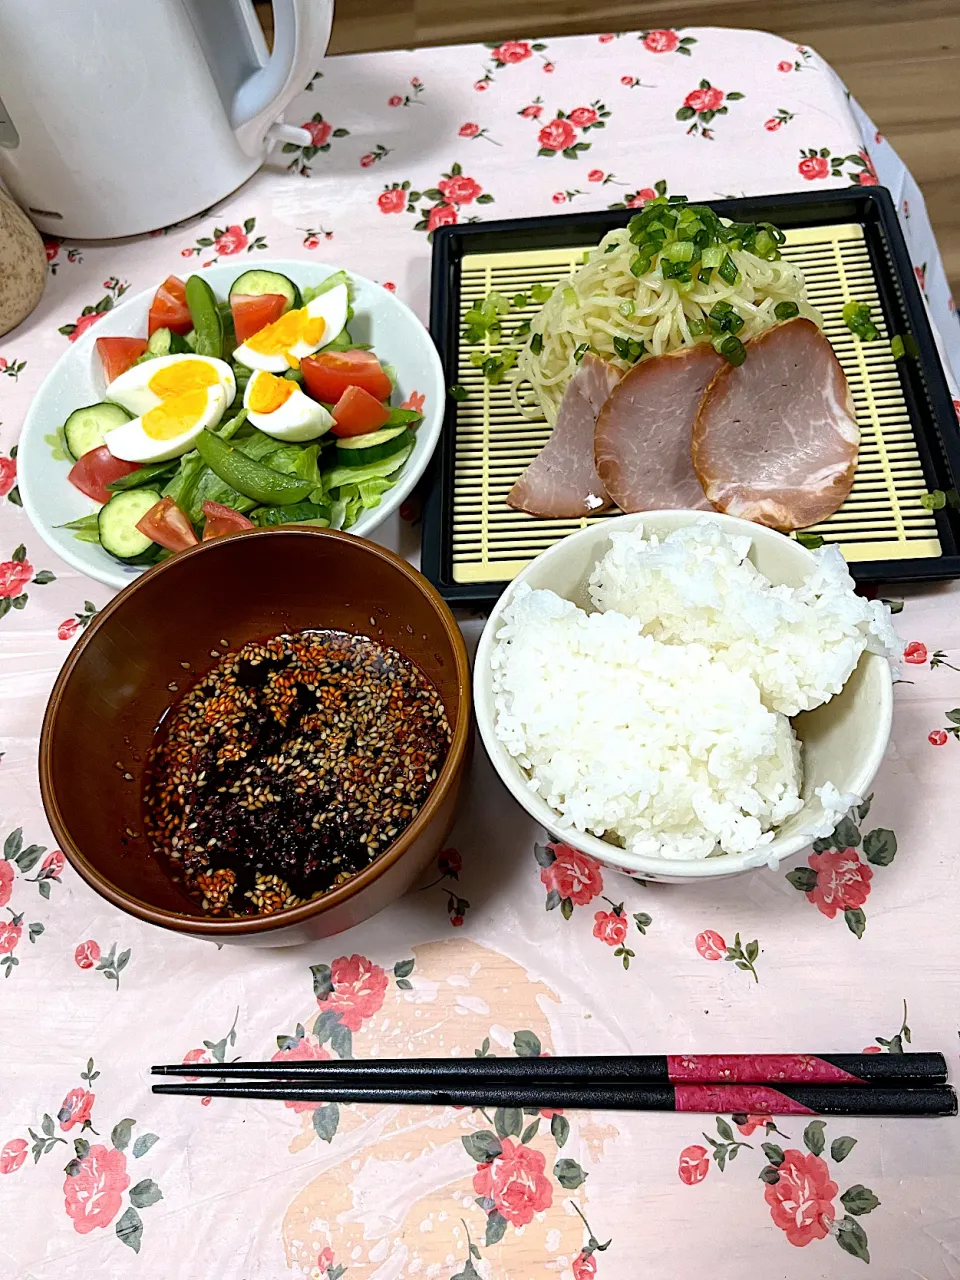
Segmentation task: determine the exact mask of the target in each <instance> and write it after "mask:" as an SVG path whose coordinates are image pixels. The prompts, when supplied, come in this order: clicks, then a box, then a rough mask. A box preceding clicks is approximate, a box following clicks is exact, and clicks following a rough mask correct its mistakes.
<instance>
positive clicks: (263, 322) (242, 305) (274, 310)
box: [230, 293, 287, 342]
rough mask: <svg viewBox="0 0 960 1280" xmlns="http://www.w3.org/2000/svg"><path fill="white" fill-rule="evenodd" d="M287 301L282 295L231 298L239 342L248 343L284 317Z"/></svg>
mask: <svg viewBox="0 0 960 1280" xmlns="http://www.w3.org/2000/svg"><path fill="white" fill-rule="evenodd" d="M286 305H287V300H286V298H285V297H284V296H283V294H282V293H260V294H256V293H238V294H234V295H233V296H232V297H231V298H230V310H231V312H232V313H233V327H234V330H235V331H236V335H237V342H246V340H247V339H248V338H252V337H253V335H254V334H255V333H259V332H260V330H261V329H265V328H266V327H267V325H268V324H273V322H274V320H279V319H280V317H281V316H282V315H283V308H284V307H285V306H286Z"/></svg>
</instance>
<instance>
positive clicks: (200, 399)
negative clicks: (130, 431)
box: [140, 387, 210, 440]
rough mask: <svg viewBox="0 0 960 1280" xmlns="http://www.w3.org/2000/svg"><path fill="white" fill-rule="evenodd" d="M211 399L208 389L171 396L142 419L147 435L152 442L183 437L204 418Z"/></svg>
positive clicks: (148, 411) (149, 410)
mask: <svg viewBox="0 0 960 1280" xmlns="http://www.w3.org/2000/svg"><path fill="white" fill-rule="evenodd" d="M209 398H210V392H209V391H208V390H207V389H206V387H204V388H202V389H201V390H199V391H184V392H183V393H182V394H181V395H179V396H171V397H170V398H169V399H168V400H164V402H163V404H158V405H157V406H156V408H153V409H148V410H147V412H146V413H145V414H144V415H143V417H142V418H141V419H140V421H141V422H142V424H143V430H144V432H145V434H146V435H148V436H149V437H150V439H151V440H172V439H173V437H174V436H179V435H182V434H183V433H184V431H189V430H190V429H191V428H192V427H195V426H196V425H197V423H198V422H199V421H200V419H201V418H202V417H203V415H204V413H205V412H206V409H207V403H208V401H209Z"/></svg>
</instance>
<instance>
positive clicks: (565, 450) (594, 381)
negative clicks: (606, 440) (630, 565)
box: [507, 352, 621, 519]
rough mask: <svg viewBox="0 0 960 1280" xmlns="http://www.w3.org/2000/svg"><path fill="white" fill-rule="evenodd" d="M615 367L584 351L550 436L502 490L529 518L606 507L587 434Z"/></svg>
mask: <svg viewBox="0 0 960 1280" xmlns="http://www.w3.org/2000/svg"><path fill="white" fill-rule="evenodd" d="M620 377H621V372H620V370H619V369H618V368H617V367H616V366H615V365H612V364H608V363H607V361H606V360H601V359H600V358H599V356H595V355H593V354H592V353H590V352H588V353H587V354H586V355H585V356H584V357H583V359H582V360H581V362H580V367H579V368H578V369H577V372H576V373H575V374H574V375H573V377H572V378H571V379H570V381H569V383H568V384H567V388H566V390H565V391H564V393H563V399H562V400H561V402H560V409H559V411H558V413H557V422H556V425H555V426H554V428H553V432H552V434H551V436H550V439H549V440H548V441H547V443H546V444H545V445H544V446H543V448H542V449H541V450H540V452H539V453H538V454H537V456H536V457H535V458H534V460H533V461H532V462H531V463H530V465H529V466H528V467H527V469H526V470H525V471H524V473H523V475H522V476H521V477H520V479H519V480H518V481H517V483H516V484H515V485H514V486H513V488H512V489H511V490H510V492H509V493H508V494H507V503H508V505H509V506H511V507H515V508H516V509H517V510H518V511H529V512H530V514H531V515H534V516H552V517H554V518H556V519H564V518H567V517H574V516H589V515H593V514H594V513H595V512H597V511H603V510H604V509H605V508H607V507H609V506H610V497H609V495H608V494H607V491H606V489H604V487H603V485H602V484H601V483H600V477H599V476H598V475H597V469H596V467H595V466H594V462H593V433H594V428H595V427H596V423H597V414H598V413H599V412H600V409H601V408H602V406H603V404H604V402H605V401H606V399H607V397H608V396H609V395H610V392H611V391H612V390H613V388H614V387H615V386H616V385H617V383H618V382H619V380H620Z"/></svg>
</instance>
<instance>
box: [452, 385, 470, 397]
mask: <svg viewBox="0 0 960 1280" xmlns="http://www.w3.org/2000/svg"><path fill="white" fill-rule="evenodd" d="M447 390H448V392H449V395H450V399H451V400H457V401H462V400H469V399H470V392H469V391H468V390H467V388H466V387H461V386H460V384H459V383H457V384H456V385H455V386H452V387H448V388H447Z"/></svg>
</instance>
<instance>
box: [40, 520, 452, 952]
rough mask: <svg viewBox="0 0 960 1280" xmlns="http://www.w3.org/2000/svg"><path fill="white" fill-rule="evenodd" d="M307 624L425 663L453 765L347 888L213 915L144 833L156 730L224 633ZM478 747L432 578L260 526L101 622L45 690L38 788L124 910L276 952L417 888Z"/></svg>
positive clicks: (180, 558)
mask: <svg viewBox="0 0 960 1280" xmlns="http://www.w3.org/2000/svg"><path fill="white" fill-rule="evenodd" d="M310 628H331V629H337V630H342V631H349V632H353V633H354V634H358V635H365V636H368V637H370V638H371V639H373V640H377V641H379V642H380V643H383V644H387V645H391V646H392V647H393V648H395V649H399V650H400V651H401V652H402V653H403V654H405V655H406V656H407V657H408V658H410V659H412V660H413V661H414V662H415V663H417V665H418V666H419V667H420V668H421V670H422V671H424V672H425V674H426V675H428V676H429V677H430V679H431V680H432V681H433V683H434V684H435V685H436V687H437V689H438V690H439V693H440V696H441V697H442V699H443V703H444V706H445V708H446V712H447V717H448V719H449V721H450V725H451V728H452V730H453V739H452V742H451V745H450V751H449V754H448V756H447V759H446V763H445V764H444V766H443V769H442V771H441V773H440V776H439V778H438V779H437V781H436V783H435V784H434V787H433V790H432V791H431V792H430V794H429V796H428V798H427V800H426V802H425V804H424V806H423V808H422V809H421V810H420V812H419V813H418V814H417V816H416V817H415V818H414V820H413V822H412V823H411V824H410V826H409V827H407V828H406V830H405V831H404V832H403V833H402V834H401V835H400V836H399V838H398V839H397V840H396V841H394V843H393V844H392V845H390V846H389V848H387V849H386V850H384V852H383V853H382V854H381V855H380V856H379V857H378V858H377V859H376V861H374V862H373V863H371V864H370V866H369V867H367V868H366V869H364V870H363V871H361V872H359V873H358V874H357V875H356V876H354V877H353V879H351V880H349V881H347V882H346V883H344V884H342V885H340V886H338V887H337V888H335V889H331V890H330V891H329V892H328V893H325V894H324V895H322V896H321V897H319V898H315V899H313V900H312V901H311V902H307V903H304V904H302V905H300V906H296V907H290V908H288V909H286V910H284V911H278V912H275V913H274V914H271V915H262V916H244V917H228V918H224V919H218V918H215V917H212V916H207V915H205V914H204V912H203V911H202V910H201V908H200V906H199V905H198V904H196V903H194V902H193V901H192V900H191V899H190V898H189V897H188V896H187V895H186V893H185V892H184V891H183V890H182V889H181V888H180V887H179V886H178V885H177V884H176V883H175V882H174V881H173V880H172V879H171V877H170V875H169V873H168V870H167V868H166V866H165V865H164V864H163V863H162V862H161V861H160V860H159V859H158V858H157V856H156V855H155V854H154V852H153V850H152V848H151V846H150V844H149V843H148V841H147V839H146V838H145V837H144V835H143V823H142V816H141V797H142V789H143V772H144V768H145V765H146V761H147V757H148V753H149V750H150V745H151V742H152V739H153V733H154V729H155V726H156V725H157V722H158V720H159V719H160V717H161V716H162V714H163V712H164V711H165V710H166V708H167V707H169V706H170V705H171V703H172V702H175V701H176V700H177V699H178V698H179V697H181V696H182V694H183V692H184V691H185V690H186V689H187V688H188V687H189V685H190V682H191V681H193V680H195V679H197V678H199V677H200V676H202V675H203V674H205V673H206V672H207V671H208V670H209V669H210V668H211V667H213V666H214V665H215V664H216V662H217V657H216V656H212V655H211V650H215V651H217V652H218V653H219V652H220V651H221V648H222V646H221V641H222V640H227V641H228V642H229V646H230V648H231V649H234V648H238V647H239V646H240V645H242V644H244V643H246V642H247V641H248V640H253V639H257V638H263V637H266V636H269V635H275V634H277V633H279V632H295V631H303V630H307V629H310ZM184 663H189V664H190V666H189V671H187V670H186V669H185V668H184V666H183V664H184ZM170 685H175V686H177V689H178V691H177V692H171V690H170V688H169V687H168V686H170ZM469 739H470V671H469V665H468V661H467V654H466V650H465V648H464V644H463V638H462V637H461V635H460V630H459V628H458V627H457V624H456V622H455V620H454V618H453V615H452V614H451V612H450V610H449V609H448V608H447V606H446V605H445V604H444V602H443V600H442V599H441V598H440V596H439V595H438V594H437V592H436V591H435V590H434V589H433V587H431V586H430V584H429V583H428V582H427V581H426V579H424V578H423V577H421V575H420V574H419V573H417V571H416V570H415V569H413V568H411V567H410V565H408V564H407V563H406V562H405V561H404V560H401V559H400V558H399V556H396V555H394V554H393V553H392V552H390V551H385V550H384V549H383V548H382V547H378V546H376V545H374V544H373V543H371V542H365V541H363V540H362V539H360V538H356V537H353V536H351V535H350V534H344V533H335V532H332V531H330V530H326V529H310V528H296V527H288V528H285V529H269V530H252V531H250V532H248V533H241V534H235V535H233V536H231V537H227V538H221V539H218V540H217V541H213V542H206V543H202V544H201V545H200V546H198V547H194V548H192V549H191V550H189V551H185V552H181V553H180V554H179V555H177V556H176V557H174V558H172V559H170V560H167V561H165V562H164V563H163V564H161V565H158V566H157V567H156V568H155V569H152V570H151V571H150V572H149V573H146V574H144V575H143V577H141V578H139V579H138V580H137V581H136V582H134V583H132V584H131V585H130V586H129V587H127V588H126V589H125V590H124V591H122V592H121V593H120V594H119V595H118V596H117V597H116V598H115V599H114V600H112V601H111V602H110V604H109V605H107V607H106V608H105V609H104V610H103V611H102V612H101V613H100V614H98V616H97V617H96V618H95V619H94V621H93V622H92V623H91V625H90V627H89V629H88V630H87V631H86V633H85V634H84V636H83V638H82V639H81V640H80V642H79V643H78V644H77V646H76V647H75V648H74V650H73V652H72V653H71V654H70V657H69V658H68V659H67V661H66V664H65V666H64V668H63V670H62V671H61V672H60V675H59V678H58V679H57V682H56V684H55V685H54V688H53V692H52V694H51V695H50V702H49V704H48V706H47V712H46V716H45V718H44V722H43V733H42V736H41V740H40V787H41V791H42V793H43V803H44V807H45V808H46V811H47V817H48V819H49V821H50V825H51V827H52V828H53V831H54V834H55V836H56V838H57V841H58V843H59V845H60V847H61V848H62V849H63V851H64V853H65V854H66V855H67V857H68V858H69V859H70V862H71V863H72V864H73V866H74V867H75V868H76V870H77V871H78V872H79V873H80V875H81V876H83V878H84V880H86V882H87V883H88V884H89V885H91V886H92V888H94V889H96V891H97V892H98V893H99V894H101V895H102V896H103V897H104V898H106V899H107V900H108V901H110V902H112V903H113V904H114V905H115V906H117V907H120V908H122V909H123V910H124V911H128V912H129V913H130V914H131V915H134V916H137V917H139V919H141V920H146V921H148V922H149V923H150V924H157V925H162V926H163V927H164V928H166V929H175V930H176V931H177V932H179V933H187V934H191V935H192V936H194V937H203V938H209V939H211V940H213V941H217V942H228V941H237V942H246V943H251V944H253V945H260V946H280V945H288V944H292V943H297V942H302V941H306V940H308V939H312V938H323V937H328V936H329V935H331V934H335V933H339V932H340V931H341V930H343V929H349V928H350V927H351V926H352V925H355V924H359V923H360V922H361V921H362V920H366V919H368V918H369V917H370V916H372V915H374V914H375V913H376V912H378V911H381V910H382V909H383V908H384V907H386V906H388V905H389V904H390V903H391V902H394V901H395V900H396V899H397V898H399V897H400V896H401V894H403V893H404V892H405V891H406V890H407V889H408V888H409V887H410V886H411V884H412V883H413V882H414V880H415V879H416V878H417V876H418V875H419V874H420V873H421V872H422V871H423V869H424V868H425V867H426V865H427V864H428V863H429V862H430V861H431V859H433V858H434V857H435V856H436V854H437V853H438V852H439V850H440V848H441V846H442V844H443V841H444V839H445V838H446V836H447V834H448V832H449V830H450V827H451V825H452V823H453V818H454V811H455V808H456V804H457V795H458V792H459V790H460V783H461V780H462V777H463V773H464V770H465V767H466V763H467V754H468V752H467V747H468V743H469ZM131 832H132V833H133V834H130V833H131Z"/></svg>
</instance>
